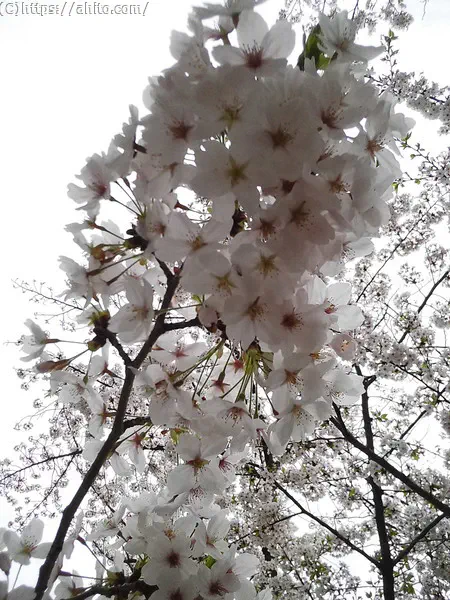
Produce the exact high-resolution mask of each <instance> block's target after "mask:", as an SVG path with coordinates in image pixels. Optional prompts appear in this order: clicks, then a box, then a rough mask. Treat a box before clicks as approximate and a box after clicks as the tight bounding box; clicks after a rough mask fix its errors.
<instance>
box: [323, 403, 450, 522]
mask: <svg viewBox="0 0 450 600" xmlns="http://www.w3.org/2000/svg"><path fill="white" fill-rule="evenodd" d="M333 406H334V409H335V411H336V415H337V417H331V419H330V421H331V423H333V425H334V426H335V427H336V428H337V429H339V431H340V432H341V433H342V435H343V436H344V437H345V439H346V440H347V441H348V442H350V444H352V446H354V447H355V448H357V449H358V450H360V451H361V452H363V453H364V454H365V455H366V456H368V457H369V458H370V460H372V461H373V462H375V463H377V464H378V465H379V466H380V467H382V468H383V469H384V470H385V471H387V472H388V473H390V474H391V475H393V476H394V477H395V478H396V479H398V480H399V481H401V482H402V483H404V484H405V485H406V487H409V489H411V490H412V491H413V492H416V494H417V495H419V496H420V497H421V498H423V499H424V500H426V501H427V502H428V503H429V504H431V505H432V506H434V507H435V508H437V509H438V510H440V511H441V512H443V513H444V515H445V516H446V517H450V506H449V505H448V504H445V502H442V500H439V498H436V496H435V495H434V494H432V493H431V492H427V490H424V489H423V488H422V487H421V486H420V485H419V484H417V483H416V482H415V481H414V480H412V479H411V478H410V477H408V476H407V475H405V474H404V473H402V472H401V471H399V470H398V469H397V468H396V467H394V465H392V464H391V463H390V462H388V461H387V460H386V459H384V458H382V457H381V456H379V455H378V454H376V452H375V451H374V450H371V449H370V448H368V447H367V446H366V445H365V444H363V443H362V442H360V441H359V440H358V438H356V437H355V436H354V435H353V434H352V433H351V432H350V431H349V430H348V429H347V427H346V425H345V423H344V421H343V419H342V415H341V411H340V409H339V407H338V406H337V405H336V404H334V405H333Z"/></svg>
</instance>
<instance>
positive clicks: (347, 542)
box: [273, 481, 380, 568]
mask: <svg viewBox="0 0 450 600" xmlns="http://www.w3.org/2000/svg"><path fill="white" fill-rule="evenodd" d="M273 485H274V486H275V487H276V488H277V489H278V490H280V492H283V494H284V495H285V496H286V498H289V500H290V501H291V502H293V503H294V504H295V506H296V507H297V508H298V509H300V511H301V512H302V513H303V514H305V515H306V516H307V517H309V518H310V519H312V520H313V521H315V522H316V523H318V524H319V525H321V526H322V527H324V528H325V529H327V530H328V531H329V532H330V533H332V534H333V535H334V536H336V537H337V538H338V539H340V540H341V541H342V542H344V544H345V545H346V546H348V547H349V548H351V549H352V550H354V551H355V552H358V554H361V555H362V556H364V558H366V559H367V560H368V561H369V562H371V563H372V564H373V565H375V566H376V567H377V568H380V562H379V561H378V560H377V559H376V558H373V556H370V554H367V552H364V550H362V549H361V548H358V546H356V545H355V544H354V543H353V542H352V541H350V540H349V539H348V538H346V537H345V535H343V534H342V533H339V531H338V530H337V529H334V527H332V526H331V525H328V523H325V521H322V519H321V518H320V517H317V516H316V515H313V514H312V513H311V512H309V510H307V509H306V508H305V507H304V506H302V505H301V504H300V502H299V501H298V500H297V499H296V498H294V496H293V495H292V494H290V493H289V492H288V490H287V489H286V488H284V487H283V486H282V485H281V484H279V483H278V482H277V481H274V483H273Z"/></svg>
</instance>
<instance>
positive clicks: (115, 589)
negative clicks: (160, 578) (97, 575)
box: [66, 580, 158, 600]
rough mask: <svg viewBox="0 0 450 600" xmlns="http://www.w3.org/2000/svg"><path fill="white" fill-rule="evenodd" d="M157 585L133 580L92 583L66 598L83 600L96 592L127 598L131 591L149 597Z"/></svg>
mask: <svg viewBox="0 0 450 600" xmlns="http://www.w3.org/2000/svg"><path fill="white" fill-rule="evenodd" d="M157 589H158V587H157V586H156V585H148V583H145V581H141V580H139V581H133V582H131V583H124V584H122V585H113V586H110V587H108V586H103V585H93V586H92V587H90V588H89V589H88V590H86V591H84V592H82V593H81V594H77V595H75V596H71V598H67V599H66V600H74V598H76V600H85V599H86V598H91V597H92V596H95V595H96V594H100V595H101V596H106V597H107V598H111V597H112V596H117V597H118V598H128V597H129V594H130V593H132V592H140V593H141V594H143V595H144V596H145V598H150V596H151V595H152V594H154V593H155V592H156V591H157Z"/></svg>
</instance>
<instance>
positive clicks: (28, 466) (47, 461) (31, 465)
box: [0, 450, 82, 483]
mask: <svg viewBox="0 0 450 600" xmlns="http://www.w3.org/2000/svg"><path fill="white" fill-rule="evenodd" d="M81 452H82V450H73V451H72V452H67V453H66V454H58V456H49V457H47V458H44V460H39V461H38V462H34V463H31V464H30V465H26V466H25V467H22V468H21V469H18V470H17V471H14V472H13V473H8V474H7V475H5V476H4V477H3V479H2V480H1V481H0V483H3V482H4V481H6V480H7V479H9V478H10V477H14V475H18V474H19V473H22V471H26V470H27V469H32V468H33V467H37V466H38V465H43V464H45V463H49V462H51V461H54V460H58V459H60V458H67V457H68V456H76V455H77V454H81Z"/></svg>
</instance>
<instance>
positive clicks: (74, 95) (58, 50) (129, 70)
mask: <svg viewBox="0 0 450 600" xmlns="http://www.w3.org/2000/svg"><path fill="white" fill-rule="evenodd" d="M50 1H52V2H55V1H57V0H50ZM134 1H135V2H136V1H137V0H134ZM77 2H81V0H77ZM104 3H106V2H104ZM108 3H109V4H115V3H116V2H115V1H114V2H108ZM196 4H201V2H199V1H197V2H192V1H191V0H149V3H148V8H147V13H146V16H145V17H142V16H131V15H130V16H93V15H89V16H72V17H68V16H65V17H58V16H46V17H39V16H18V17H13V16H11V17H3V18H2V17H0V56H1V57H2V60H1V67H0V69H1V82H2V93H1V96H0V131H1V143H0V165H1V170H2V178H1V182H0V186H1V188H0V189H1V193H2V203H3V209H2V217H3V227H2V239H3V257H2V283H3V285H2V294H1V300H0V302H1V307H0V308H1V310H0V320H1V322H0V342H1V343H0V361H1V363H0V364H1V368H2V371H1V373H2V384H3V385H2V391H3V398H2V407H3V411H2V420H1V433H2V435H1V437H0V455H2V456H5V455H9V456H11V454H12V452H11V447H12V446H13V445H14V443H16V441H15V440H16V439H17V438H16V436H15V435H12V434H11V430H12V427H13V425H14V423H15V422H16V420H17V418H18V417H20V416H23V415H25V414H29V413H30V412H32V408H31V407H32V402H33V399H34V394H33V393H32V392H30V393H25V392H23V391H22V390H21V389H20V382H19V380H18V379H17V377H16V375H15V373H14V371H13V367H15V366H16V367H17V366H19V364H20V363H19V356H20V353H19V350H18V348H17V347H16V346H14V345H10V344H8V343H7V342H10V341H14V340H17V339H18V338H19V337H20V335H21V334H23V333H25V328H24V326H23V322H24V320H25V319H26V318H28V317H33V314H34V312H35V311H36V309H37V307H36V305H30V304H29V302H28V297H27V296H24V295H22V294H21V293H20V292H19V291H17V290H13V289H12V284H11V281H12V279H25V280H28V281H30V280H32V279H36V280H38V281H43V282H47V283H53V284H55V287H56V289H57V290H59V289H61V287H62V284H63V278H62V275H61V273H60V271H59V269H58V264H57V258H58V256H59V255H60V254H65V255H68V256H71V254H72V253H73V250H72V247H73V244H72V242H71V237H70V235H69V234H67V233H66V232H64V225H65V224H67V223H69V222H73V221H76V220H78V218H79V217H81V215H80V213H76V212H75V210H74V204H73V203H72V202H71V201H70V200H69V199H68V198H67V196H66V188H67V184H68V183H69V182H71V181H74V175H75V174H76V173H78V172H79V171H80V169H81V167H82V166H83V164H84V161H85V159H86V157H88V156H89V155H91V154H93V153H95V152H100V151H103V150H106V149H107V147H108V144H109V141H110V139H111V138H112V137H113V135H115V134H116V133H118V131H119V130H120V127H121V124H122V122H123V121H124V120H127V119H128V105H129V104H130V103H133V104H137V105H139V106H140V107H141V94H142V90H143V89H144V87H145V86H146V83H147V77H148V76H150V75H156V74H158V73H159V72H160V71H161V70H162V69H164V68H166V67H168V66H170V65H171V64H172V63H173V59H172V57H171V56H170V53H169V50H168V45H169V35H170V31H171V30H172V29H182V30H184V29H185V22H186V16H187V14H188V12H189V10H190V8H191V6H192V5H196ZM408 4H411V7H412V10H413V13H414V15H415V17H416V22H415V24H414V25H413V26H412V27H411V29H410V31H409V32H408V33H401V34H400V43H399V46H398V47H400V48H401V54H400V56H399V63H400V66H401V68H403V69H404V70H415V71H416V72H420V71H424V72H425V73H426V74H428V76H429V77H430V78H433V79H435V80H437V81H438V82H439V83H441V84H445V83H448V79H449V77H448V76H449V74H450V71H449V66H448V58H447V57H448V35H449V24H450V0H429V3H428V5H427V8H426V12H425V16H424V18H423V19H422V12H423V3H422V1H421V0H410V2H408ZM142 5H145V2H142ZM282 5H283V1H282V0H268V2H267V3H266V4H265V5H263V6H262V7H261V10H260V12H261V13H262V14H263V15H264V16H265V17H266V18H267V20H268V21H269V22H270V23H272V22H274V20H275V18H276V16H277V14H278V11H279V9H280V8H282ZM384 33H387V31H386V32H384ZM298 39H299V41H300V40H301V28H299V36H298ZM372 43H373V44H374V45H375V44H378V40H374V41H373V42H372ZM293 56H294V55H293ZM295 57H296V55H295ZM434 131H436V125H435V124H434V123H432V122H426V123H423V122H422V123H419V127H418V128H417V134H416V135H417V139H418V140H420V141H423V140H424V135H425V136H426V139H428V140H430V141H431V143H432V144H433V146H434V147H436V146H437V145H438V146H440V147H442V146H443V142H444V140H442V139H439V140H437V139H436V138H435V137H434V135H433V132H434ZM429 132H431V133H429ZM430 136H431V137H430ZM425 143H426V141H425ZM44 310H45V309H44ZM50 310H51V309H50V308H49V309H48V310H47V312H50ZM41 324H42V321H41ZM0 510H2V514H0V526H2V525H3V526H5V525H6V524H7V521H8V520H9V518H10V517H11V515H12V512H11V511H10V509H9V508H6V507H5V506H4V504H1V505H0Z"/></svg>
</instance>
